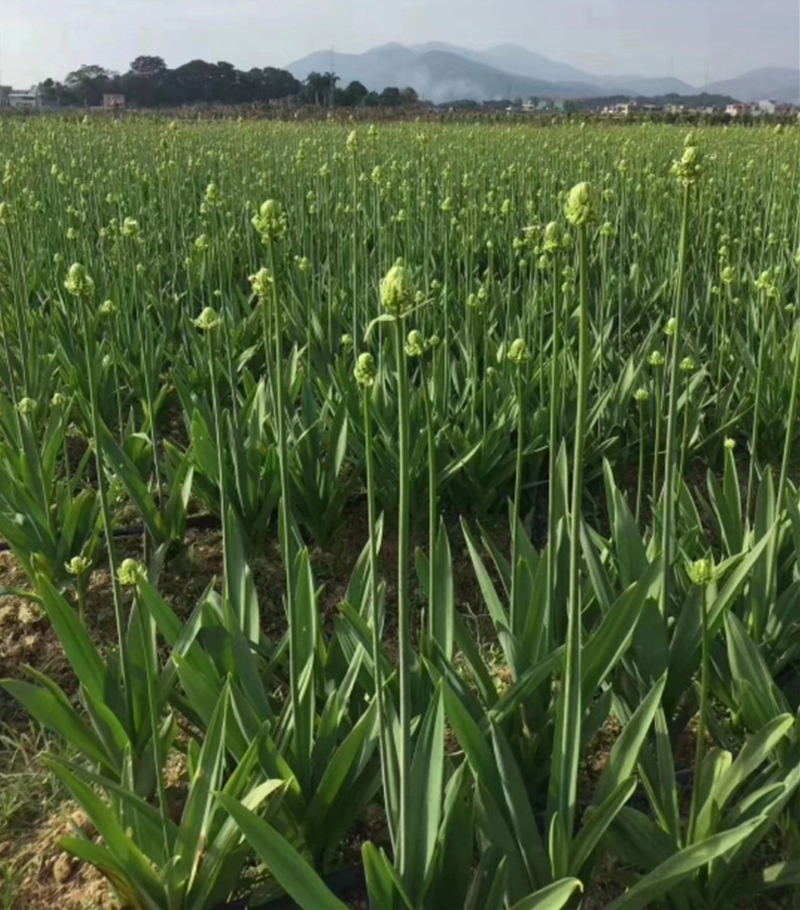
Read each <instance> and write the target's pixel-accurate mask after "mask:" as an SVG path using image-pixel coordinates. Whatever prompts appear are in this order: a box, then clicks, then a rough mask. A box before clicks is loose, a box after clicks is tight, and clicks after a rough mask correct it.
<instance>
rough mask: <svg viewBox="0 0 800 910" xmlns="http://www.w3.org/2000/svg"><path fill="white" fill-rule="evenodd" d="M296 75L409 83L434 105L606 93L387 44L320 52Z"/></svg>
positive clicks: (296, 66)
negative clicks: (352, 51) (328, 74)
mask: <svg viewBox="0 0 800 910" xmlns="http://www.w3.org/2000/svg"><path fill="white" fill-rule="evenodd" d="M286 68H287V69H288V70H289V72H290V73H292V75H294V76H295V77H296V78H298V79H303V78H305V77H306V76H307V75H308V74H309V73H310V72H313V71H316V72H326V71H332V72H334V73H336V75H337V76H339V78H340V79H341V83H340V84H342V85H346V84H347V83H349V82H352V81H355V80H357V81H358V82H361V83H363V84H364V85H365V86H366V87H367V88H368V89H370V91H380V90H381V89H383V88H385V87H386V86H387V85H396V86H398V87H399V88H404V87H405V86H411V87H412V88H414V89H416V91H417V92H418V94H419V95H420V97H422V98H425V99H426V100H428V101H433V102H434V103H436V104H443V103H446V102H448V101H456V100H458V99H462V98H472V99H475V100H476V101H491V100H496V99H499V98H516V97H528V96H536V95H545V96H548V97H549V96H555V97H558V98H587V97H592V96H594V95H599V94H605V90H601V89H600V88H598V87H597V86H595V85H592V84H590V83H581V82H577V81H576V82H552V81H550V80H547V79H537V78H531V77H528V76H521V75H517V74H516V73H512V72H508V71H505V70H501V69H498V68H496V67H494V66H489V65H487V64H485V63H481V62H480V61H478V60H474V59H469V58H468V57H465V56H462V55H461V54H460V53H453V52H451V51H445V50H423V49H414V48H407V47H403V46H402V45H399V44H387V45H384V46H383V47H378V48H373V49H372V50H370V51H367V52H366V53H364V54H338V53H332V52H329V51H321V52H317V53H315V54H310V55H309V56H308V57H304V58H303V59H301V60H296V61H295V62H294V63H290V64H289V65H288V66H287V67H286Z"/></svg>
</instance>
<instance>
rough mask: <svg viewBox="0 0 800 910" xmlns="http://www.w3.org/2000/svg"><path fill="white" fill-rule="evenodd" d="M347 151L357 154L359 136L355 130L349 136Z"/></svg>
mask: <svg viewBox="0 0 800 910" xmlns="http://www.w3.org/2000/svg"><path fill="white" fill-rule="evenodd" d="M347 151H348V152H350V154H351V155H355V153H356V152H357V151H358V136H357V135H356V131H355V130H353V131H352V132H351V133H350V135H349V136H348V137H347Z"/></svg>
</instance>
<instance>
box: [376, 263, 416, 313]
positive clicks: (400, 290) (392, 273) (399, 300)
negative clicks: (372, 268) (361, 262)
mask: <svg viewBox="0 0 800 910" xmlns="http://www.w3.org/2000/svg"><path fill="white" fill-rule="evenodd" d="M381 303H382V304H383V308H384V309H385V310H386V312H387V313H389V315H390V316H394V317H395V319H402V318H403V316H405V314H406V313H407V312H408V311H409V310H410V309H411V308H412V306H413V305H414V284H413V282H412V280H411V273H410V272H409V270H408V269H407V268H406V266H405V263H404V262H403V260H402V259H398V260H397V262H396V263H395V264H394V265H393V266H392V267H391V268H390V269H389V271H388V272H387V273H386V277H385V278H383V279H382V280H381Z"/></svg>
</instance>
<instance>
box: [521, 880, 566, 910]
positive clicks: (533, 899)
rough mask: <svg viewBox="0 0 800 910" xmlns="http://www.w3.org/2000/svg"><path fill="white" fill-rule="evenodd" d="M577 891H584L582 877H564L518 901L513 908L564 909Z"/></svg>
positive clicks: (523, 909)
mask: <svg viewBox="0 0 800 910" xmlns="http://www.w3.org/2000/svg"><path fill="white" fill-rule="evenodd" d="M576 891H583V883H582V882H581V880H580V879H578V878H562V879H561V880H560V881H557V882H553V884H552V885H548V886H547V887H546V888H540V889H539V890H538V891H537V892H535V893H534V894H531V895H530V897H525V898H523V899H522V900H521V901H518V902H517V903H516V904H514V906H513V907H512V908H511V910H562V908H564V907H566V906H567V904H568V903H569V902H570V900H571V899H572V895H573V894H575V892H576Z"/></svg>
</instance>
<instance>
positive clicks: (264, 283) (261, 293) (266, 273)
mask: <svg viewBox="0 0 800 910" xmlns="http://www.w3.org/2000/svg"><path fill="white" fill-rule="evenodd" d="M250 287H252V289H253V293H254V294H255V295H256V297H258V298H259V299H260V300H266V299H267V297H269V294H270V290H271V289H272V274H271V272H270V270H269V269H264V268H261V269H259V270H258V271H257V272H256V273H255V275H251V276H250Z"/></svg>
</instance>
